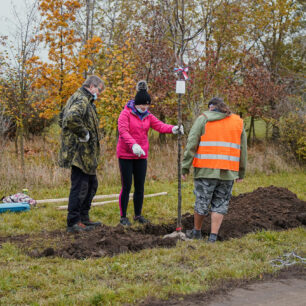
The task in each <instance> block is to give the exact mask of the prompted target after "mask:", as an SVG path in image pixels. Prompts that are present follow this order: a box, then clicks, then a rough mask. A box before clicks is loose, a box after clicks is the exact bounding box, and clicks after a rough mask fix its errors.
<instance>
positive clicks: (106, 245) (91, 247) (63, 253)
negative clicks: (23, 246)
mask: <svg viewBox="0 0 306 306" xmlns="http://www.w3.org/2000/svg"><path fill="white" fill-rule="evenodd" d="M175 244H176V241H175V240H174V239H169V238H167V239H162V238H161V237H157V236H154V235H146V234H141V233H137V232H134V231H131V230H129V229H127V228H124V227H122V226H121V225H118V226H116V227H110V226H106V225H102V226H101V227H98V228H96V229H95V230H94V231H91V232H90V233H82V234H75V241H74V242H68V243H64V244H63V245H62V246H61V248H59V249H57V250H54V249H53V248H48V249H45V250H44V251H43V252H42V253H41V254H40V256H53V255H56V256H60V257H65V258H77V259H83V258H87V257H101V256H112V255H115V254H118V253H124V252H137V251H140V250H143V249H149V248H156V247H174V246H175Z"/></svg>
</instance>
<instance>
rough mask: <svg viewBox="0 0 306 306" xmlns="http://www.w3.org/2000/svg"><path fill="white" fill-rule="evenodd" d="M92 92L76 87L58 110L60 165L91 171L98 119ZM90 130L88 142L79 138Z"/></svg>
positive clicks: (96, 158)
mask: <svg viewBox="0 0 306 306" xmlns="http://www.w3.org/2000/svg"><path fill="white" fill-rule="evenodd" d="M93 102H94V99H93V95H92V94H91V93H90V92H89V91H87V90H86V89H85V88H84V87H82V88H79V89H78V90H77V91H76V92H75V93H74V94H73V95H72V96H71V97H70V98H69V100H68V101H67V103H66V105H65V107H64V108H63V110H62V112H61V113H60V118H59V125H60V127H61V128H62V132H61V148H60V152H59V166H60V167H63V168H70V167H71V166H76V167H78V168H80V169H81V170H82V171H83V172H84V173H86V174H90V175H94V174H96V169H97V166H98V161H99V156H100V143H99V141H100V139H101V136H100V132H99V119H98V116H97V112H96V106H95V105H94V103H93ZM87 132H89V135H90V138H89V140H88V142H80V141H79V138H84V137H85V136H86V134H87Z"/></svg>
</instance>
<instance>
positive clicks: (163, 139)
mask: <svg viewBox="0 0 306 306" xmlns="http://www.w3.org/2000/svg"><path fill="white" fill-rule="evenodd" d="M159 119H160V120H161V121H162V122H165V119H166V117H165V114H164V113H163V112H162V113H160V115H159ZM158 139H159V143H161V144H164V143H166V134H163V133H159V136H158Z"/></svg>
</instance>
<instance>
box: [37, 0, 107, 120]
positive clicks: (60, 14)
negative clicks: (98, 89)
mask: <svg viewBox="0 0 306 306" xmlns="http://www.w3.org/2000/svg"><path fill="white" fill-rule="evenodd" d="M80 7H81V3H80V2H79V1H77V0H54V1H46V0H40V1H39V10H40V12H41V15H42V17H43V21H42V23H41V31H42V34H40V35H39V36H37V38H38V39H39V40H40V41H42V42H44V44H45V46H46V47H47V48H48V62H43V61H42V60H40V59H39V58H38V57H35V58H33V59H32V61H33V62H35V64H36V73H37V74H38V75H39V77H38V78H37V80H36V83H35V86H36V88H45V90H47V92H48V97H47V98H46V99H44V100H43V101H40V103H39V104H37V106H38V107H39V108H41V109H43V110H44V112H43V116H44V117H46V118H52V117H53V116H54V114H56V113H57V112H58V111H59V110H60V109H61V108H62V107H63V106H64V104H65V103H66V101H67V99H68V98H69V96H70V95H71V94H72V93H73V92H74V91H75V90H76V89H77V88H78V87H79V86H80V85H81V84H82V82H83V81H84V75H85V74H86V73H85V72H86V71H87V70H88V68H89V67H90V66H91V65H92V61H91V59H90V58H91V55H93V54H96V53H98V52H99V50H100V49H101V44H102V41H101V39H100V38H98V37H95V36H93V37H92V38H91V39H88V40H87V41H86V43H85V44H82V43H81V37H80V36H77V35H76V33H75V29H74V27H73V26H72V25H73V24H74V22H75V20H76V17H75V16H76V12H77V11H78V10H79V9H80Z"/></svg>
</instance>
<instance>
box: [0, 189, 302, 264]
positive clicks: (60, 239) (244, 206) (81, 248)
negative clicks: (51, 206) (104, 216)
mask: <svg viewBox="0 0 306 306" xmlns="http://www.w3.org/2000/svg"><path fill="white" fill-rule="evenodd" d="M229 207H230V208H229V212H228V214H227V215H226V216H225V218H224V221H223V223H222V226H221V229H220V232H219V236H218V239H219V240H221V241H223V240H227V239H230V238H239V237H242V236H243V235H245V234H247V233H250V232H255V231H259V230H262V229H264V230H276V231H278V230H284V229H289V228H294V227H298V226H303V225H306V202H305V201H302V200H299V199H298V198H297V196H296V195H295V194H294V193H292V192H291V191H289V190H288V189H286V188H280V187H275V186H270V187H266V188H258V189H256V190H255V191H253V192H249V193H244V194H240V195H239V196H237V197H232V199H231V201H230V206H229ZM182 226H183V232H185V231H186V230H187V229H192V228H193V215H191V214H189V213H187V214H185V215H183V216H182ZM175 230H176V220H173V222H170V223H168V224H159V225H155V224H146V225H144V226H142V227H135V228H134V227H131V228H124V227H122V226H121V225H118V226H116V227H110V226H106V225H102V226H101V227H97V228H96V229H95V230H93V231H90V232H83V233H80V234H68V233H66V232H65V231H63V230H62V231H53V232H41V233H38V234H37V235H32V236H29V235H21V236H12V237H0V247H1V244H2V243H3V242H5V241H11V242H14V243H16V244H18V245H20V246H21V247H22V248H23V249H24V250H25V251H26V252H27V253H28V254H30V255H31V256H35V257H42V256H60V257H65V258H76V259H84V258H88V257H102V256H113V255H115V254H118V253H122V252H137V251H140V250H142V249H146V248H156V247H169V248H170V247H174V246H175V245H176V239H173V238H166V239H163V236H164V235H166V234H170V233H172V232H174V231H175ZM209 232H210V218H209V217H208V218H207V219H205V222H204V225H203V230H202V234H203V235H204V236H207V235H208V234H209ZM46 246H48V247H47V248H46Z"/></svg>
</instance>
